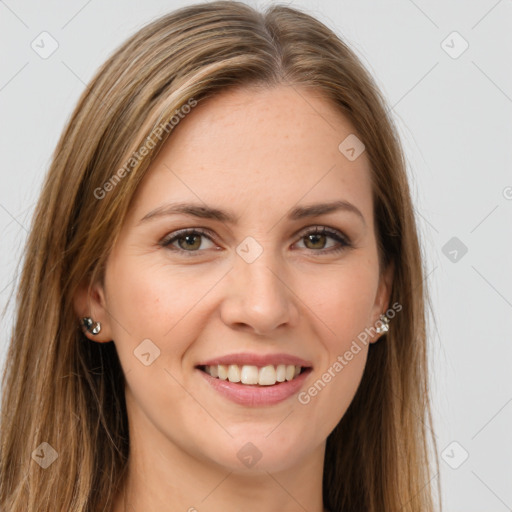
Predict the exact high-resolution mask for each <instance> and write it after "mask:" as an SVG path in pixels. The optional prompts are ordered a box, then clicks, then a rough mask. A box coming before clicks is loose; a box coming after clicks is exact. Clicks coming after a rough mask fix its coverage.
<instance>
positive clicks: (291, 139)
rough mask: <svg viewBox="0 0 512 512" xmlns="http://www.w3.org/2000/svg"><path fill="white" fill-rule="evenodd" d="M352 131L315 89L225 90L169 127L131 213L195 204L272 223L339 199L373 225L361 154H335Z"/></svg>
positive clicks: (364, 160)
mask: <svg viewBox="0 0 512 512" xmlns="http://www.w3.org/2000/svg"><path fill="white" fill-rule="evenodd" d="M352 134H354V128H353V127H352V125H351V123H350V122H349V121H348V119H347V118H346V117H345V116H343V115H342V114H341V113H340V112H339V110H338V109H337V108H336V107H335V105H333V104H332V103H331V102H330V101H329V100H327V99H326V98H324V97H322V96H321V95H320V94H318V93H316V92H313V91H312V90H309V89H304V88H299V87H297V86H286V85H283V86H277V87H273V88H256V87H250V88H239V89H235V90H228V91H225V92H223V93H221V94H219V95H217V96H214V97H212V98H209V99H208V100H206V101H204V102H200V103H199V104H198V105H197V106H196V107H194V108H193V109H192V110H191V112H190V113H189V114H187V115H186V116H185V117H184V118H183V119H182V120H181V121H180V122H179V124H178V125H177V126H176V127H175V128H174V130H173V132H172V134H171V136H170V138H169V139H168V140H167V141H166V143H165V144H164V146H163V147H162V149H161V151H160V153H159V154H158V157H157V158H156V160H155V161H154V162H153V163H152V165H151V166H150V168H149V170H148V171H147V174H146V176H145V177H144V179H143V180H142V182H141V184H140V186H139V189H138V191H137V194H136V198H135V199H136V200H135V201H134V209H135V211H134V212H133V213H134V214H136V215H138V217H139V218H140V217H141V216H143V215H144V213H147V210H148V208H155V207H157V206H160V205H163V204H165V203H169V202H175V201H193V202H196V203H204V204H205V205H208V206H217V207H218V206H221V205H225V206H228V205H229V209H230V210H234V211H236V212H237V213H238V214H240V215H242V214H247V215H252V216H258V218H259V219H263V218H266V217H268V218H269V221H271V220H272V218H274V217H275V216H276V215H283V214H284V213H285V212H287V211H289V210H290V209H291V208H293V207H294V206H297V205H299V204H310V203H313V202H326V201H335V200H344V201H348V202H351V203H353V204H355V205H356V206H357V208H359V209H360V210H361V211H362V213H363V215H364V217H365V219H366V222H367V224H368V226H371V217H372V214H373V210H372V208H373V205H372V193H371V192H372V191H371V181H370V169H369V164H368V160H367V158H366V155H365V153H364V152H363V153H362V154H361V155H360V156H359V157H358V158H357V159H355V160H353V161H351V160H349V159H348V158H347V157H346V156H345V154H343V153H342V152H341V151H340V149H339V145H340V143H342V142H343V141H344V140H345V139H346V138H347V137H348V136H350V135H352ZM140 214H142V215H140Z"/></svg>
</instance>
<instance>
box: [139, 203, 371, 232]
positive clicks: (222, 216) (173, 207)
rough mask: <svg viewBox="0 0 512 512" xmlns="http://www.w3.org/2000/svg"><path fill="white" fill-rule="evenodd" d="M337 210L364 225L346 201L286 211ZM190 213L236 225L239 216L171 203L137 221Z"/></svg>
mask: <svg viewBox="0 0 512 512" xmlns="http://www.w3.org/2000/svg"><path fill="white" fill-rule="evenodd" d="M337 211H345V212H349V213H353V214H355V215H357V216H358V217H359V218H360V219H361V220H362V221H363V224H364V225H365V226H366V221H365V218H364V216H363V214H362V213H361V211H360V210H359V209H358V208H357V207H356V206H355V205H353V204H352V203H349V202H348V201H342V200H340V201H332V202H328V203H317V204H312V205H308V206H298V207H296V208H293V209H292V210H291V211H290V212H289V213H288V219H289V220H300V219H305V218H308V217H317V216H320V215H325V214H328V213H333V212H337ZM180 214H181V215H190V216H193V217H198V218H201V219H213V220H218V221H220V222H224V223H227V224H233V225H236V224H237V223H238V220H239V217H237V216H236V215H235V214H234V213H233V212H232V211H231V210H221V209H219V208H213V207H210V206H204V205H200V204H194V203H172V204H167V205H163V206H160V207H158V208H155V209H154V210H152V211H150V212H149V213H147V214H146V215H145V216H144V217H142V219H141V220H140V221H139V224H142V223H143V222H146V221H149V220H151V219H156V218H159V217H166V216H170V215H180Z"/></svg>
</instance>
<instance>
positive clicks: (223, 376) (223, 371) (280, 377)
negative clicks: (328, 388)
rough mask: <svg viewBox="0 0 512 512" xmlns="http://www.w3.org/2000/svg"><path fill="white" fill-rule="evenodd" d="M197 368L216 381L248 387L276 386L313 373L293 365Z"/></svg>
mask: <svg viewBox="0 0 512 512" xmlns="http://www.w3.org/2000/svg"><path fill="white" fill-rule="evenodd" d="M197 368H198V369H199V370H201V371H203V372H205V373H207V374H208V375H210V376H211V377H213V378H215V379H219V380H225V381H228V382H233V383H239V384H245V385H248V386H274V385H276V384H280V383H282V382H288V381H291V380H294V379H295V378H296V377H298V376H299V375H301V374H302V373H305V372H308V371H311V368H308V367H304V366H297V365H293V364H278V365H271V364H270V365H266V366H255V365H242V366H240V365H237V364H229V365H225V364H218V365H217V364H216V365H201V366H197Z"/></svg>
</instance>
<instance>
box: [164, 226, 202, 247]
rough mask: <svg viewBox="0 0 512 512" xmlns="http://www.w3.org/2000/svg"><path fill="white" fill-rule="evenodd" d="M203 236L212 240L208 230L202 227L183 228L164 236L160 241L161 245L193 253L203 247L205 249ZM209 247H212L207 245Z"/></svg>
mask: <svg viewBox="0 0 512 512" xmlns="http://www.w3.org/2000/svg"><path fill="white" fill-rule="evenodd" d="M201 238H205V239H207V240H209V241H210V242H212V239H211V237H210V236H208V235H207V233H206V231H204V230H202V229H200V228H194V229H182V230H180V231H176V232H174V233H171V235H169V236H168V237H166V238H164V239H163V240H162V241H161V242H160V245H162V246H163V247H167V248H169V249H171V250H174V251H180V252H188V253H193V252H198V250H199V249H201V248H202V249H205V247H204V246H203V244H202V241H201ZM175 243H177V245H178V246H176V245H175ZM209 248H211V247H206V249H209Z"/></svg>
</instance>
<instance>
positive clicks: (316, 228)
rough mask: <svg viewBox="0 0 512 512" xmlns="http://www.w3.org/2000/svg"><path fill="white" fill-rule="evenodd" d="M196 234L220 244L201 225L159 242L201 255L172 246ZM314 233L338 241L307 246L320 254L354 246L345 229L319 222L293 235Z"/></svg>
mask: <svg viewBox="0 0 512 512" xmlns="http://www.w3.org/2000/svg"><path fill="white" fill-rule="evenodd" d="M194 234H197V235H201V236H204V237H205V238H208V239H209V240H210V241H211V242H213V243H215V244H217V245H218V243H217V241H216V240H217V237H216V235H215V234H214V233H213V232H212V231H210V230H209V229H207V228H199V227H190V228H183V229H178V230H176V231H173V232H172V233H169V234H168V235H166V236H165V237H164V238H163V239H162V240H161V241H160V242H159V244H160V245H161V246H162V247H164V248H169V249H170V250H172V251H175V252H178V253H182V254H183V253H185V254H186V255H187V256H194V255H199V254H201V253H202V252H204V250H196V251H186V250H184V249H181V248H176V247H172V243H173V242H174V241H176V240H177V239H179V238H180V237H183V236H186V235H194ZM312 234H323V235H326V236H328V237H330V238H332V239H334V240H335V241H337V242H338V246H337V247H335V248H328V249H318V250H315V249H307V248H306V249H307V250H309V251H310V252H311V253H319V254H320V255H321V254H335V253H337V252H342V251H343V250H345V249H348V248H351V247H353V243H352V241H351V239H350V237H348V236H347V235H346V234H345V233H344V232H343V231H340V230H339V229H336V228H331V227H329V226H326V225H318V224H317V225H310V226H306V227H304V228H301V229H300V230H299V231H298V232H296V233H295V234H294V235H293V236H294V237H298V238H299V240H298V241H300V240H301V239H302V238H304V237H305V236H307V235H312ZM340 244H341V246H340ZM217 250H218V248H217Z"/></svg>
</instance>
